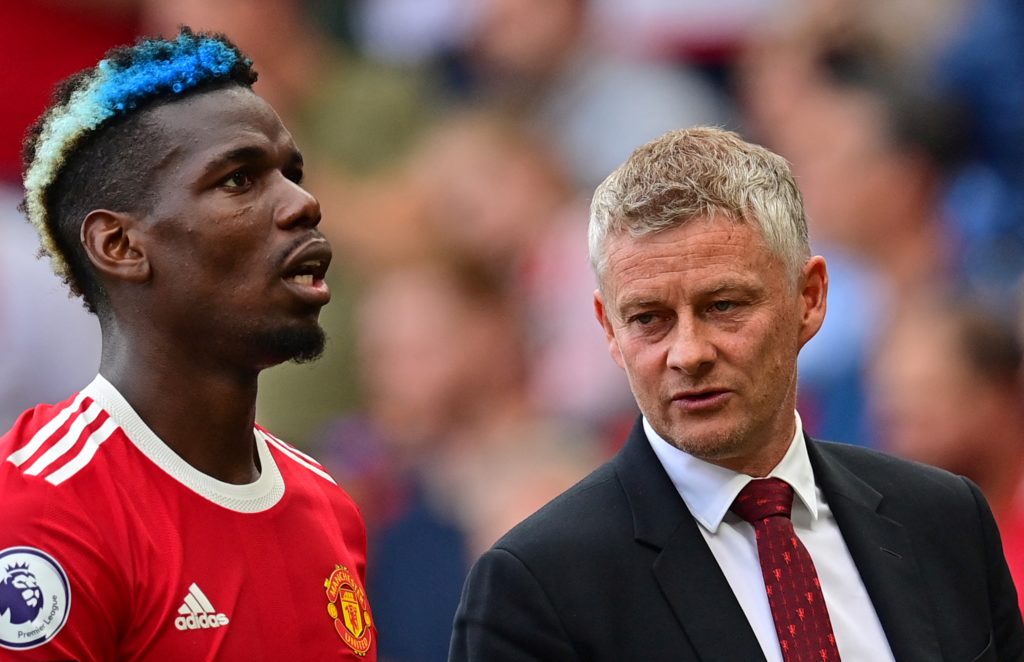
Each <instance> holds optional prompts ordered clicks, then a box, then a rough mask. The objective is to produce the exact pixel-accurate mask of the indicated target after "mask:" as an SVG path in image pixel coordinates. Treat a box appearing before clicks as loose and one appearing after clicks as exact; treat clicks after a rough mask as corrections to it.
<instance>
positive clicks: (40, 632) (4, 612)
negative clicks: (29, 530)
mask: <svg viewBox="0 0 1024 662" xmlns="http://www.w3.org/2000/svg"><path fill="white" fill-rule="evenodd" d="M70 611H71V585H70V583H69V582H68V576H67V573H65V572H64V568H62V567H61V566H60V563H58V562H57V560H56V559H55V558H53V557H52V556H50V555H49V554H47V553H46V552H44V551H43V550H41V549H36V548H35V547H8V548H7V549H0V649H4V648H6V649H12V650H27V649H29V648H35V647H36V646H42V645H43V644H45V643H46V642H48V641H50V640H51V639H53V638H54V637H55V636H57V633H58V632H60V630H61V628H63V627H64V624H65V623H67V620H68V613H70ZM0 658H2V659H5V660H6V659H7V658H8V656H5V655H4V654H3V652H2V651H0Z"/></svg>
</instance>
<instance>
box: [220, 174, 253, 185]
mask: <svg viewBox="0 0 1024 662" xmlns="http://www.w3.org/2000/svg"><path fill="white" fill-rule="evenodd" d="M251 184H252V177H251V176H250V175H249V173H248V172H246V171H245V170H237V171H235V172H233V173H231V175H230V176H229V177H228V178H227V179H225V180H224V186H226V187H227V188H245V187H246V186H249V185H251Z"/></svg>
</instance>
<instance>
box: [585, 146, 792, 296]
mask: <svg viewBox="0 0 1024 662" xmlns="http://www.w3.org/2000/svg"><path fill="white" fill-rule="evenodd" d="M713 216H724V217H726V218H728V219H731V220H733V221H735V222H737V223H747V224H750V225H752V226H754V227H756V228H757V229H758V230H759V231H760V233H761V236H762V237H763V238H764V240H765V243H766V244H767V246H768V249H769V250H770V251H772V253H774V254H775V255H776V256H778V257H779V258H780V259H781V260H782V261H783V263H784V264H785V265H786V267H787V271H788V272H789V274H790V276H791V278H792V281H793V282H794V283H795V282H796V279H797V277H798V276H799V274H800V270H801V268H802V267H803V265H804V264H805V263H806V261H807V259H808V258H809V257H810V254H811V251H810V245H809V242H808V238H807V217H806V214H805V213H804V205H803V198H802V196H801V195H800V190H799V189H798V188H797V186H796V182H795V181H794V179H793V173H792V171H791V170H790V167H789V164H788V163H787V162H786V160H785V159H783V158H782V157H781V156H779V155H777V154H775V153H773V152H770V151H769V150H767V149H765V148H764V147H761V146H759V145H754V144H751V143H748V142H746V141H744V140H743V139H742V138H740V137H739V136H738V135H737V134H735V133H733V132H731V131H725V130H723V129H718V128H713V127H694V128H691V129H682V130H677V131H670V132H669V133H666V134H665V135H663V136H661V137H660V138H658V139H657V140H654V141H651V142H649V143H647V144H646V145H644V146H642V147H640V148H639V149H637V150H636V151H634V152H633V154H632V155H631V156H630V157H629V159H627V160H626V162H625V163H623V164H622V165H621V166H619V167H618V168H617V169H616V170H615V171H614V172H612V174H610V175H609V176H608V177H607V179H605V180H604V182H602V183H601V185H600V186H598V187H597V190H596V191H595V192H594V198H593V201H592V203H591V206H590V230H589V243H590V263H591V266H592V267H593V269H594V273H595V274H597V278H598V281H599V282H601V279H602V276H603V274H604V271H605V268H606V267H607V256H606V255H605V249H606V245H607V243H608V240H609V238H610V237H612V236H619V235H621V234H623V233H627V232H628V233H629V235H630V236H633V237H640V236H643V235H647V234H651V233H655V232H658V231H661V230H667V229H670V228H674V227H677V226H680V225H682V224H684V223H686V222H687V221H690V220H692V219H696V218H711V217H713Z"/></svg>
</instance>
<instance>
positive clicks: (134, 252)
mask: <svg viewBox="0 0 1024 662" xmlns="http://www.w3.org/2000/svg"><path fill="white" fill-rule="evenodd" d="M80 239H81V241H82V246H84V247H85V254H86V255H88V256H89V261H90V262H91V263H92V265H93V267H94V268H95V269H96V271H98V272H99V273H100V274H102V275H103V276H104V277H105V278H106V279H109V280H122V281H128V282H133V283H143V282H145V281H147V280H149V278H150V275H151V269H150V264H149V260H148V259H147V258H146V251H145V249H144V246H143V236H142V233H140V232H139V231H138V220H137V218H136V217H135V216H134V215H133V214H129V213H125V212H113V211H108V210H106V209H96V210H93V211H91V212H89V214H88V215H87V216H86V217H85V220H84V221H83V222H82V232H81V237H80Z"/></svg>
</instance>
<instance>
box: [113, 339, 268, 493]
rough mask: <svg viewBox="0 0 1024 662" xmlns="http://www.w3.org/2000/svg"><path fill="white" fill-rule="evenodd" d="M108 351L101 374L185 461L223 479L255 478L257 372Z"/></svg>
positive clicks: (241, 480) (236, 481)
mask: <svg viewBox="0 0 1024 662" xmlns="http://www.w3.org/2000/svg"><path fill="white" fill-rule="evenodd" d="M107 349H108V348H107V347H106V346H105V347H104V352H103V358H102V360H101V363H100V374H102V375H103V376H104V377H105V378H106V379H107V380H108V381H110V383H111V384H113V385H114V386H115V387H116V388H117V390H118V391H120V393H121V395H122V396H124V398H125V399H126V400H127V401H128V403H129V404H130V405H131V406H132V408H133V409H134V410H135V411H136V412H137V413H138V415H139V416H140V417H141V418H142V420H143V421H145V423H146V425H148V426H149V427H150V428H151V429H152V430H153V432H154V433H156V435H157V436H158V437H160V439H161V440H163V442H164V443H166V444H167V445H168V446H169V447H170V448H171V449H172V450H174V452H175V453H177V454H178V455H179V456H181V458H182V459H183V460H185V461H186V462H188V463H189V464H190V465H192V466H193V467H195V468H196V469H198V470H199V471H201V472H203V473H205V474H207V475H208V476H211V477H213V478H216V479H217V480H220V481H223V482H226V483H234V484H245V483H251V482H253V481H254V480H256V479H257V478H258V477H259V475H260V467H259V466H258V460H257V456H256V449H255V441H254V438H253V425H254V423H255V416H256V389H257V375H258V373H257V372H256V371H252V374H251V375H249V374H241V375H239V374H227V373H225V372H217V371H215V370H214V369H212V368H208V367H206V368H204V367H201V366H199V365H197V364H195V363H187V362H179V361H173V360H170V359H169V358H168V357H160V356H139V355H138V354H128V353H126V352H123V351H121V352H116V353H115V352H108V351H107ZM172 366H173V367H172Z"/></svg>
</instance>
